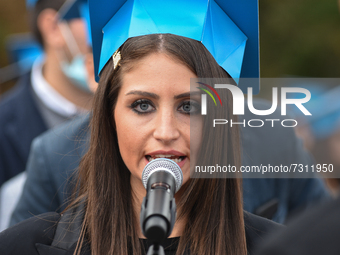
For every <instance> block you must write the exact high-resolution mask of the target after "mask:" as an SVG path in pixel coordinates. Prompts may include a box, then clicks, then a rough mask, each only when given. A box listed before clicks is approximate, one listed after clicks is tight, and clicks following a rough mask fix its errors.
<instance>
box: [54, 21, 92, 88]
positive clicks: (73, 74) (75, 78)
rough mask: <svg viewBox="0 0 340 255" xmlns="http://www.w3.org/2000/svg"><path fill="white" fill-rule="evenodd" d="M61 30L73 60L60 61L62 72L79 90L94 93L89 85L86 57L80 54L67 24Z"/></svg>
mask: <svg viewBox="0 0 340 255" xmlns="http://www.w3.org/2000/svg"><path fill="white" fill-rule="evenodd" d="M59 28H60V30H61V32H62V34H63V36H64V39H65V42H66V44H67V47H68V49H69V50H70V52H71V54H72V56H73V58H72V60H71V62H69V61H67V60H65V59H66V58H63V60H61V61H60V66H61V70H62V72H63V73H64V75H65V76H66V77H67V78H68V79H69V80H70V81H71V82H72V83H73V84H74V85H76V86H77V87H78V88H80V89H82V90H83V91H85V92H91V93H93V92H92V90H91V89H90V87H89V85H88V77H87V72H86V67H85V57H84V56H83V55H82V54H81V53H80V50H79V47H78V44H77V42H76V40H75V39H74V36H73V34H72V32H71V30H70V28H69V26H68V24H67V23H63V24H60V25H59Z"/></svg>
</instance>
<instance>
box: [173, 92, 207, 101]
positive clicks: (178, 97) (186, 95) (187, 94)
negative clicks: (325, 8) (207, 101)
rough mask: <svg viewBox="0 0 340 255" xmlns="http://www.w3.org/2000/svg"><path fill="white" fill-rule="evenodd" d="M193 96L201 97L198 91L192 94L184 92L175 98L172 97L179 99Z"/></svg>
mask: <svg viewBox="0 0 340 255" xmlns="http://www.w3.org/2000/svg"><path fill="white" fill-rule="evenodd" d="M195 95H201V92H200V91H194V92H192V91H191V92H186V93H183V94H179V95H177V96H174V98H175V99H181V98H183V97H192V96H195Z"/></svg>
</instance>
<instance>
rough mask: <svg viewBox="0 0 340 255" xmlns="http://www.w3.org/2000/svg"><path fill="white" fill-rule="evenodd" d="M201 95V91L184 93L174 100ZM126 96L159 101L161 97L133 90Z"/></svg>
mask: <svg viewBox="0 0 340 255" xmlns="http://www.w3.org/2000/svg"><path fill="white" fill-rule="evenodd" d="M200 94H201V92H200V91H195V92H186V93H183V94H179V95H176V96H174V98H175V99H181V98H185V97H190V96H195V95H200ZM125 95H126V96H128V95H139V96H146V97H151V98H154V99H159V95H157V94H155V93H150V92H146V91H140V90H132V91H130V92H128V93H126V94H125Z"/></svg>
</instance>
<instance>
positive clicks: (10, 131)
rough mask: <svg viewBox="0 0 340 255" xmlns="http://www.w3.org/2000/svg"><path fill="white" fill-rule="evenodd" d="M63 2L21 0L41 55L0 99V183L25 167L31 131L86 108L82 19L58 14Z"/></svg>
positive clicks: (41, 129)
mask: <svg viewBox="0 0 340 255" xmlns="http://www.w3.org/2000/svg"><path fill="white" fill-rule="evenodd" d="M64 1H65V0H28V1H27V7H28V10H29V13H30V23H31V30H32V33H33V34H34V35H35V37H36V39H37V40H38V41H39V43H40V44H41V45H42V47H43V49H44V57H43V58H41V59H39V60H37V61H36V62H35V64H34V66H33V68H32V71H31V72H30V74H28V75H25V76H24V77H22V78H21V79H20V81H19V83H18V85H17V86H15V88H14V89H12V90H11V91H9V92H8V93H6V94H5V95H3V97H2V99H1V101H0V123H1V125H0V185H1V184H2V183H3V182H5V181H6V180H8V179H10V178H11V177H13V176H15V175H17V174H18V173H20V172H22V171H23V170H24V169H25V165H26V162H27V159H28V154H29V149H30V146H31V142H32V140H33V139H34V138H35V137H36V136H38V135H39V134H41V133H42V132H44V131H46V130H47V129H49V128H52V127H54V126H57V125H59V124H60V123H62V122H64V121H65V120H67V119H70V118H73V117H75V116H77V115H79V114H83V113H86V112H88V110H89V109H90V108H91V100H92V91H91V90H90V88H89V87H88V85H87V82H86V80H87V78H86V72H85V64H84V54H85V53H86V52H88V45H87V38H86V36H87V35H86V29H85V23H84V21H83V20H82V19H72V20H70V21H68V22H64V21H63V22H61V21H60V20H59V19H58V10H59V9H60V8H61V6H62V5H63V4H64Z"/></svg>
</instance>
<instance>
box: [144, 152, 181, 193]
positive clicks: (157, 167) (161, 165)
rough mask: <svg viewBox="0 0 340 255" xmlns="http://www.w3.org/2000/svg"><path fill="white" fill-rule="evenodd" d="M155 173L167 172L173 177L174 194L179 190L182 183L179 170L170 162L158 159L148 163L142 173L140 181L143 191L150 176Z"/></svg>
mask: <svg viewBox="0 0 340 255" xmlns="http://www.w3.org/2000/svg"><path fill="white" fill-rule="evenodd" d="M155 171H167V172H169V173H171V174H172V175H173V177H174V178H175V181H176V192H177V191H178V190H179V189H180V188H181V186H182V182H183V173H182V170H181V168H180V167H179V166H178V165H177V164H176V163H175V162H174V161H172V160H170V159H166V158H159V159H155V160H152V161H151V162H149V163H148V164H147V165H146V166H145V168H144V170H143V173H142V181H143V185H144V187H145V189H146V188H147V183H148V179H149V177H150V175H151V174H152V173H153V172H155Z"/></svg>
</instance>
